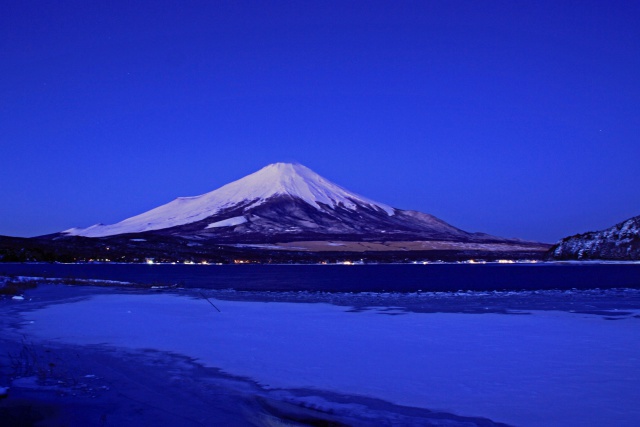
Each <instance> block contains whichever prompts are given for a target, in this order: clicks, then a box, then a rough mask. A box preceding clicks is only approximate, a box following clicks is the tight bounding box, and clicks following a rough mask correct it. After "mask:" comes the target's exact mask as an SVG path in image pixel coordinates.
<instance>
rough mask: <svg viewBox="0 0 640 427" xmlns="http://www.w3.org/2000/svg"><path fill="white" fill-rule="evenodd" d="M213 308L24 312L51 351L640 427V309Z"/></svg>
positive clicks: (178, 304)
mask: <svg viewBox="0 0 640 427" xmlns="http://www.w3.org/2000/svg"><path fill="white" fill-rule="evenodd" d="M212 302H214V303H215V306H216V307H217V308H218V309H219V310H220V312H218V311H217V310H215V309H214V307H212V306H211V305H210V304H208V303H207V301H205V300H203V299H202V298H194V297H189V296H182V295H174V294H155V295H150V294H117V293H116V294H113V293H109V294H102V295H95V296H90V297H88V298H85V299H82V300H80V301H76V302H73V303H66V304H53V305H48V306H46V307H44V308H41V309H38V310H33V311H28V312H24V313H22V314H21V319H22V321H23V326H22V328H21V330H22V332H23V333H25V334H27V335H28V336H31V337H34V338H36V339H39V340H47V341H49V342H58V343H66V344H74V345H83V346H95V345H100V346H102V345H107V346H112V347H121V348H127V349H130V350H140V349H145V348H149V349H155V350H160V351H165V352H171V353H176V354H182V355H185V356H187V357H190V358H194V359H195V360H196V361H197V362H198V363H202V364H203V365H205V366H210V367H215V368H219V369H222V370H223V371H224V372H227V373H229V374H231V375H234V376H240V377H247V378H251V379H254V380H255V381H257V382H258V383H259V384H261V385H262V386H263V387H265V388H266V389H269V390H273V389H300V388H304V389H313V390H318V392H320V391H323V392H324V391H329V392H336V393H342V394H352V395H360V396H367V397H370V398H376V399H382V400H384V401H389V402H392V403H395V404H399V405H406V406H414V407H421V408H426V409H429V410H434V409H435V410H441V411H445V412H448V413H454V414H457V415H462V416H475V417H486V418H490V419H492V420H494V421H496V422H505V423H509V424H513V425H523V426H537V425H568V424H572V425H607V424H608V425H637V424H638V422H640V410H638V409H637V405H635V400H636V398H637V396H638V395H639V393H640V370H638V369H637V360H640V344H638V343H637V339H636V337H637V336H638V333H639V332H640V322H638V318H637V317H638V313H640V311H639V310H636V311H633V310H631V311H629V310H628V307H627V312H626V315H625V316H622V317H618V319H619V320H616V321H611V320H606V316H604V315H603V314H606V313H599V314H595V313H569V312H560V311H526V312H522V314H517V315H516V314H511V315H505V314H497V313H495V312H492V313H489V314H463V313H434V312H429V313H419V312H407V311H406V310H405V309H402V308H398V307H393V306H380V307H367V308H363V307H359V308H358V309H356V310H353V308H352V307H348V306H340V305H332V304H326V303H305V302H296V303H293V302H264V301H237V300H236V301H234V300H223V299H218V300H215V301H212ZM512 312H513V313H517V310H512ZM610 318H616V317H614V316H610ZM311 400H313V399H312V398H311Z"/></svg>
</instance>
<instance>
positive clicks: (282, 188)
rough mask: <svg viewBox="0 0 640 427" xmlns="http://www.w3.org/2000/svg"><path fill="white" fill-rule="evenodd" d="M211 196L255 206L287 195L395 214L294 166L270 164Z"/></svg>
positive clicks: (316, 201)
mask: <svg viewBox="0 0 640 427" xmlns="http://www.w3.org/2000/svg"><path fill="white" fill-rule="evenodd" d="M213 193H216V194H215V196H216V197H220V198H222V199H223V200H226V201H228V204H230V205H233V204H237V203H241V202H243V201H246V200H256V201H257V202H256V203H260V202H262V201H265V200H267V199H269V198H271V197H273V196H277V195H279V196H283V195H286V196H292V197H297V198H299V199H301V200H303V201H305V202H307V203H308V204H310V205H315V206H316V207H318V208H320V207H321V204H324V205H327V206H330V207H334V208H335V207H337V206H339V205H342V206H344V207H346V208H350V209H354V208H355V207H356V205H358V204H361V205H367V206H370V207H372V208H377V209H381V210H384V211H385V212H387V214H388V215H393V213H394V210H393V208H392V207H391V206H388V205H385V204H383V203H378V202H375V201H373V200H371V199H368V198H366V197H363V196H360V195H357V194H355V193H352V192H350V191H348V190H346V189H344V188H342V187H340V186H339V185H337V184H334V183H333V182H331V181H329V180H327V179H325V178H323V177H321V176H320V175H318V174H317V173H315V172H314V171H312V170H311V169H309V168H307V167H305V166H303V165H301V164H297V163H273V164H270V165H268V166H265V167H264V168H262V169H260V170H259V171H257V172H255V173H253V174H251V175H248V176H246V177H244V178H242V179H240V180H238V181H235V182H232V183H230V184H227V185H225V186H223V187H221V188H219V189H218V190H216V191H215V192H213ZM213 193H208V194H205V195H204V196H201V197H207V196H209V195H213Z"/></svg>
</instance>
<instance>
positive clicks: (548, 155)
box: [0, 0, 640, 242]
mask: <svg viewBox="0 0 640 427" xmlns="http://www.w3.org/2000/svg"><path fill="white" fill-rule="evenodd" d="M638 22H640V2H638V1H633V0H624V1H611V0H607V1H600V2H597V1H588V0H582V1H560V0H553V1H512V0H508V1H486V2H480V1H476V0H473V1H450V0H446V1H445V0H442V1H426V0H425V1H415V2H413V1H405V2H402V1H388V2H378V1H371V0H368V1H349V0H340V1H316V2H311V1H308V2H307V1H273V2H269V1H202V2H192V1H175V2H167V1H146V2H135V1H86V0H82V1H35V0H34V1H3V2H2V5H1V6H0V147H1V150H0V234H2V235H12V236H35V235H40V234H46V233H52V232H57V231H61V230H64V229H67V228H70V227H75V226H78V227H86V226H89V225H91V224H94V223H97V222H102V223H113V222H117V221H120V220H122V219H124V218H127V217H130V216H133V215H136V214H139V213H141V212H143V211H146V210H148V209H151V208H153V207H156V206H158V205H161V204H164V203H167V202H169V201H171V200H172V199H174V198H175V197H178V196H193V195H199V194H202V193H206V192H209V191H211V190H214V189H216V188H218V187H220V186H221V185H223V184H226V183H228V182H230V181H233V180H236V179H239V178H241V177H243V176H245V175H247V174H249V173H252V172H254V171H256V170H258V169H260V168H261V167H263V166H265V165H267V164H269V163H273V162H277V161H292V162H300V163H302V164H304V165H306V166H308V167H309V168H311V169H313V170H314V171H316V172H318V173H319V174H321V175H323V176H325V177H326V178H328V179H330V180H332V181H334V182H336V183H338V184H340V185H342V186H344V187H346V188H347V189H349V190H352V191H355V192H357V193H360V194H362V195H364V196H367V197H369V198H372V199H374V200H378V201H380V202H384V203H387V204H390V205H392V206H395V207H398V208H402V209H414V210H420V211H423V212H427V213H431V214H433V215H436V216H438V217H440V218H442V219H444V220H445V221H447V222H449V223H451V224H453V225H455V226H457V227H460V228H462V229H464V230H467V231H482V232H487V233H491V234H495V235H499V236H504V237H520V238H524V239H531V240H539V241H545V242H554V241H556V240H558V239H560V238H562V237H564V236H567V235H570V234H575V233H578V232H584V231H589V230H596V229H602V228H606V227H609V226H611V225H613V224H614V223H616V222H619V221H622V220H625V219H627V218H629V217H632V216H635V215H640V191H639V190H638V188H639V184H640V140H639V135H640V25H639V24H638Z"/></svg>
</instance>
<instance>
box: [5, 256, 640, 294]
mask: <svg viewBox="0 0 640 427" xmlns="http://www.w3.org/2000/svg"><path fill="white" fill-rule="evenodd" d="M0 274H4V275H20V276H38V277H40V276H43V277H52V278H53V277H55V278H78V279H101V280H118V281H125V282H138V283H147V284H156V285H179V286H181V287H186V288H207V289H236V290H248V291H324V292H340V291H348V292H382V291H384V292H415V291H424V292H427V291H438V292H441V291H458V290H472V291H491V290H545V289H573V288H575V289H595V288H601V289H609V288H635V289H640V264H596V263H592V264H567V263H557V264H547V263H543V264H507V265H504V264H480V265H477V264H471V265H470V264H428V265H401V264H398V265H388V264H387V265H350V266H345V265H157V264H156V265H145V264H0Z"/></svg>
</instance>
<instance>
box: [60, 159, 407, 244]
mask: <svg viewBox="0 0 640 427" xmlns="http://www.w3.org/2000/svg"><path fill="white" fill-rule="evenodd" d="M282 195H287V196H291V197H295V198H298V199H301V200H303V201H304V202H306V203H308V204H310V205H312V206H314V207H316V208H317V209H324V206H328V207H329V208H331V209H335V208H337V207H344V208H346V209H352V210H353V209H356V208H357V207H359V206H365V207H369V208H371V209H374V210H380V211H384V212H386V214H387V215H389V216H391V215H394V213H395V210H394V208H392V207H391V206H388V205H385V204H383V203H378V202H375V201H373V200H371V199H368V198H366V197H363V196H360V195H358V194H355V193H352V192H350V191H348V190H346V189H344V188H342V187H340V186H339V185H337V184H334V183H332V182H331V181H329V180H327V179H325V178H323V177H321V176H320V175H318V174H317V173H315V172H313V171H312V170H311V169H309V168H307V167H305V166H303V165H300V164H291V163H274V164H271V165H268V166H266V167H264V168H262V169H260V170H259V171H257V172H255V173H253V174H251V175H248V176H246V177H244V178H241V179H239V180H237V181H234V182H232V183H229V184H227V185H224V186H222V187H220V188H219V189H217V190H214V191H212V192H210V193H206V194H203V195H200V196H194V197H179V198H177V199H176V200H174V201H172V202H169V203H167V204H165V205H162V206H159V207H157V208H155V209H152V210H150V211H147V212H145V213H142V214H140V215H137V216H134V217H131V218H128V219H125V220H124V221H121V222H118V223H116V224H112V225H102V224H96V225H93V226H91V227H88V228H72V229H69V230H66V231H64V233H66V234H67V235H73V236H85V237H104V236H112V235H116V234H125V233H141V232H145V231H151V230H161V229H165V228H170V227H175V226H178V225H184V224H190V223H193V222H197V221H201V220H203V219H205V218H208V217H210V216H212V215H215V214H217V213H219V212H221V211H223V210H225V209H229V208H231V207H238V206H241V207H244V210H245V211H246V210H247V209H248V208H249V207H255V206H258V205H260V204H262V203H264V202H266V201H267V200H268V199H270V198H272V197H275V196H282ZM214 224H215V223H214Z"/></svg>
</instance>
